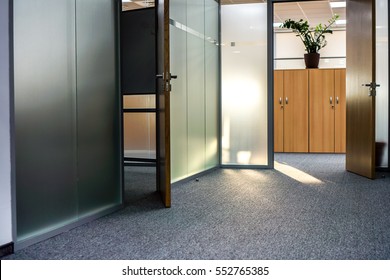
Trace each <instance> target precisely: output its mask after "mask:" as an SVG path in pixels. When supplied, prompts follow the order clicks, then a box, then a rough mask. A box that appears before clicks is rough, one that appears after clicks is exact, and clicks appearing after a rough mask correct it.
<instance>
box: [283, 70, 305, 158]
mask: <svg viewBox="0 0 390 280" xmlns="http://www.w3.org/2000/svg"><path fill="white" fill-rule="evenodd" d="M283 82H284V102H285V103H284V152H297V153H307V152H308V151H309V145H308V141H309V126H308V123H309V114H308V107H309V106H308V105H309V104H308V98H309V96H308V71H307V70H286V71H284V77H283Z"/></svg>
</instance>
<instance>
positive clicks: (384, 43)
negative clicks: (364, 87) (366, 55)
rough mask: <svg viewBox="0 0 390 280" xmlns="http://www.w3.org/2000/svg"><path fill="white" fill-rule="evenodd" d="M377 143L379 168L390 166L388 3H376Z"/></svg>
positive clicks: (385, 0) (379, 0)
mask: <svg viewBox="0 0 390 280" xmlns="http://www.w3.org/2000/svg"><path fill="white" fill-rule="evenodd" d="M376 82H377V83H378V84H380V85H381V86H380V87H379V88H377V96H376V142H377V149H378V150H377V151H378V153H377V166H379V167H388V166H389V162H388V159H389V25H388V1H387V0H377V1H376Z"/></svg>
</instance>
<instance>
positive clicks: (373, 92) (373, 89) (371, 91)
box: [362, 82, 381, 96]
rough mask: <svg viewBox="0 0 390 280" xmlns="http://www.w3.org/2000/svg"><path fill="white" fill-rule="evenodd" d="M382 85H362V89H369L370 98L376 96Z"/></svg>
mask: <svg viewBox="0 0 390 280" xmlns="http://www.w3.org/2000/svg"><path fill="white" fill-rule="evenodd" d="M380 86H381V85H380V84H377V83H373V82H371V83H369V84H362V87H368V88H369V89H368V96H376V88H377V87H380Z"/></svg>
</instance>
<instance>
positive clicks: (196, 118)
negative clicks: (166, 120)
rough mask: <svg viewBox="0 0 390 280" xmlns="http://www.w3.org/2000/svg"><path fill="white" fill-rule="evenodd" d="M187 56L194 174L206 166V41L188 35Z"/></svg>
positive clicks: (190, 165)
mask: <svg viewBox="0 0 390 280" xmlns="http://www.w3.org/2000/svg"><path fill="white" fill-rule="evenodd" d="M194 16H195V14H194ZM201 19H203V17H202V18H201ZM201 19H200V20H201ZM197 25H199V24H197ZM187 56H188V58H189V59H188V60H187V71H188V72H187V74H188V76H187V100H188V105H189V106H188V107H187V114H188V172H189V174H193V173H197V172H200V171H203V170H204V165H205V96H204V93H205V92H204V40H202V39H200V38H199V37H196V36H194V35H192V34H188V36H187Z"/></svg>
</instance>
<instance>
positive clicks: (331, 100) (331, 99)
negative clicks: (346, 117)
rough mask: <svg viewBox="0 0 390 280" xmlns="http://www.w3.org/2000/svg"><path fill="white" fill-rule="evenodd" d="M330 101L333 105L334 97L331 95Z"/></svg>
mask: <svg viewBox="0 0 390 280" xmlns="http://www.w3.org/2000/svg"><path fill="white" fill-rule="evenodd" d="M329 103H330V105H332V104H333V97H332V96H331V97H329Z"/></svg>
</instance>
